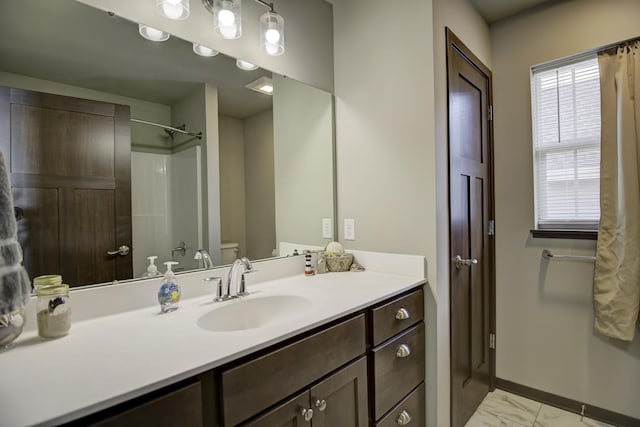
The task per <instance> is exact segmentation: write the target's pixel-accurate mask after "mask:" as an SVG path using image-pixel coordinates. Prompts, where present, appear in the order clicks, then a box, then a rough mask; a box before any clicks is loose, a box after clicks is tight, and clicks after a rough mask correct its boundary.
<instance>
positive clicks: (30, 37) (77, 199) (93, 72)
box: [0, 0, 335, 286]
mask: <svg viewBox="0 0 640 427" xmlns="http://www.w3.org/2000/svg"><path fill="white" fill-rule="evenodd" d="M0 28H1V30H0V32H1V34H2V37H0V58H1V61H0V86H2V87H3V92H1V93H0V103H1V104H2V106H0V113H2V115H3V119H2V120H1V121H0V133H1V134H0V142H1V144H0V148H2V150H3V154H4V155H5V157H6V158H8V159H9V160H8V161H9V163H10V165H9V169H10V171H11V180H12V185H13V192H14V198H15V200H16V205H17V206H19V207H20V208H21V210H22V219H20V221H19V222H18V225H19V227H18V228H19V235H18V237H19V240H20V241H21V244H22V246H23V249H24V253H25V265H26V267H27V270H28V271H29V274H30V275H31V276H32V277H33V276H37V275H41V274H55V273H58V274H62V275H63V279H64V281H65V282H69V283H70V284H71V285H73V286H79V285H86V284H93V283H101V282H111V281H113V280H116V279H117V280H124V279H131V278H133V279H135V278H140V277H142V276H143V275H144V274H145V272H146V271H147V265H148V263H149V261H148V259H147V258H148V257H151V256H156V257H157V259H156V260H155V261H154V262H155V264H157V265H160V264H161V263H162V262H164V261H177V262H179V264H178V265H177V266H176V268H175V269H176V270H178V271H185V270H192V269H196V268H202V267H203V266H204V265H205V264H204V263H205V262H206V261H207V259H206V256H204V257H203V256H201V253H199V252H198V251H199V250H204V251H207V252H208V253H209V254H210V258H211V260H212V263H213V265H223V264H227V263H229V262H231V261H233V259H235V258H236V257H242V256H247V257H249V259H251V260H256V259H263V258H269V257H273V256H278V255H282V254H279V253H278V246H279V242H296V243H301V244H307V245H315V246H323V245H325V244H326V243H327V242H328V241H330V240H332V239H333V238H334V232H335V230H334V229H335V226H334V222H335V214H334V213H335V197H334V179H335V178H334V172H333V156H334V154H333V152H334V151H333V150H334V143H333V140H334V137H333V133H334V132H333V99H332V95H331V94H329V93H327V92H324V91H321V90H319V89H316V88H313V87H310V86H307V85H305V84H302V83H300V82H298V81H295V80H292V79H289V78H286V77H283V76H280V75H276V74H275V73H271V72H269V71H267V70H263V69H260V68H258V69H256V70H253V71H246V70H240V69H239V68H238V67H237V66H236V59H235V58H230V57H227V56H225V55H223V54H218V55H216V56H212V57H203V56H199V55H196V54H195V53H194V50H193V46H192V43H190V42H188V41H185V40H181V39H178V38H176V37H171V38H170V39H169V40H167V41H164V42H152V41H148V40H145V39H143V38H142V37H141V36H140V35H139V34H138V24H137V23H133V22H129V21H127V20H124V19H122V18H119V17H117V16H111V15H109V14H107V13H106V12H104V11H101V10H98V9H94V8H92V7H90V6H87V5H84V4H82V3H79V2H77V1H75V0H50V1H41V0H20V1H8V2H2V3H1V4H0ZM212 31H213V29H212ZM265 82H270V83H271V84H272V87H273V91H272V92H268V93H264V92H260V91H257V90H255V89H256V87H257V88H258V89H259V87H260V86H262V84H263V83H265ZM252 86H253V89H252V88H251V87H252ZM6 88H16V89H18V90H9V89H6ZM41 94H47V95H41ZM67 102H70V104H67ZM85 104H86V105H87V106H88V107H87V108H89V110H90V111H91V113H87V111H85V110H83V109H82V108H84V107H82V106H83V105H85ZM65 105H72V106H71V107H66V106H65ZM104 106H107V107H109V108H111V107H113V106H115V107H113V108H115V110H113V111H115V113H114V114H113V115H112V116H113V117H110V116H109V114H107V113H104V114H103V113H95V114H97V115H99V116H100V117H98V118H97V119H96V118H95V117H94V115H95V114H94V112H95V111H102V108H103V107H104ZM120 106H125V109H124V110H121V107H120ZM105 108H106V107H105ZM109 108H107V110H109ZM56 109H57V110H56ZM54 110H55V111H54ZM58 110H59V111H58ZM105 111H106V110H105ZM109 111H111V110H109ZM123 111H124V112H123ZM92 114H93V115H92ZM101 114H102V115H101ZM123 117H124V119H123ZM94 119H95V122H94V121H92V120H94ZM158 125H162V126H166V127H162V126H158ZM52 129H53V130H52ZM74 132H75V133H74ZM110 135H111V136H110ZM110 138H111V139H110ZM122 138H124V139H126V143H127V146H126V149H124V151H122V150H121V151H118V150H119V149H118V148H117V146H118V145H117V144H119V143H120V144H121V143H122ZM98 141H102V143H104V144H111V145H105V146H100V147H101V148H96V147H99V145H98ZM105 141H107V142H105ZM109 141H110V142H109ZM113 141H116V142H115V143H114V142H113ZM118 141H120V142H118ZM113 144H115V147H116V148H113V147H114V145H113ZM64 150H76V151H64ZM77 150H81V152H80V153H79V152H78V151H77ZM114 152H115V154H114ZM123 153H124V155H123ZM92 162H93V163H92ZM118 162H120V163H118ZM122 162H124V163H122ZM94 163H95V165H94ZM122 165H125V167H123V166H122ZM127 168H128V169H127ZM119 169H121V170H124V171H125V173H124V175H123V176H124V177H125V178H122V177H117V176H115V175H114V172H113V171H117V170H119ZM105 171H106V172H105ZM128 172H130V173H128ZM86 174H88V175H91V176H89V177H86V179H83V177H84V176H85V175H86ZM127 175H129V176H128V177H127ZM109 180H111V181H109ZM127 180H128V181H127ZM98 181H100V182H103V183H104V182H107V185H106V187H104V188H100V189H98V188H97V184H95V183H96V182H98ZM109 182H113V183H112V184H109ZM123 183H124V184H123ZM65 185H66V186H67V187H65ZM120 185H123V188H124V190H118V189H117V188H119V187H118V186H120ZM114 189H115V190H114ZM89 190H91V191H89ZM93 190H96V191H93ZM97 190H99V191H97ZM92 191H93V192H92ZM118 191H120V193H118ZM123 192H124V193H123ZM127 192H130V194H131V197H130V213H127V214H126V215H122V213H118V212H116V211H114V209H116V208H117V207H118V206H119V205H121V204H122V203H120V202H119V200H121V198H122V197H124V199H123V200H126V199H127ZM112 193H113V194H115V195H112ZM123 194H124V196H123ZM43 200H45V201H44V202H43ZM65 200H66V201H65ZM63 202H64V203H67V202H69V203H71V204H67V205H64V204H63ZM73 203H75V204H73ZM63 206H64V208H63ZM114 206H115V207H114ZM107 211H109V212H110V213H109V215H107V214H105V212H107ZM112 211H113V212H115V213H113V212H112ZM323 223H324V224H325V227H324V229H323ZM327 224H330V225H331V227H329V228H330V230H328V229H327V228H326V225H327ZM127 227H128V228H129V234H127V232H126V231H125V232H120V231H118V229H119V228H122V229H127ZM105 229H108V230H112V231H111V233H112V234H113V236H112V237H113V238H109V237H104V236H102V237H95V236H98V234H99V233H101V232H104V230H105ZM82 233H84V234H82ZM87 233H88V234H87ZM87 235H88V236H90V237H89V238H87V237H86V236H87ZM128 236H130V237H128ZM53 242H55V244H54V243H53ZM56 245H57V246H56ZM53 246H55V247H54V248H53V249H52V247H53ZM121 246H128V247H129V248H130V251H129V253H128V254H122V253H118V250H119V248H120V247H121ZM107 252H112V254H107ZM113 252H116V253H115V254H113ZM124 252H126V251H124ZM118 264H124V265H125V268H119V267H118V266H117V265H118ZM127 265H128V266H129V267H127ZM160 270H162V268H160Z"/></svg>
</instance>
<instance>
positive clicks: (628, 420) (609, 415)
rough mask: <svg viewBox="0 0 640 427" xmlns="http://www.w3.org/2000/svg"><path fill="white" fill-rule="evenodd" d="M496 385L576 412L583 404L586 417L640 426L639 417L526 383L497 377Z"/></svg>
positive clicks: (630, 426)
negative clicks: (585, 402) (599, 406)
mask: <svg viewBox="0 0 640 427" xmlns="http://www.w3.org/2000/svg"><path fill="white" fill-rule="evenodd" d="M496 387H497V388H499V389H501V390H504V391H508V392H509V393H513V394H517V395H519V396H522V397H526V398H528V399H532V400H535V401H537V402H540V403H544V404H546V405H549V406H555V407H556V408H560V409H564V410H565V411H569V412H573V413H576V414H580V413H581V411H582V405H584V416H585V417H589V418H592V419H594V420H598V421H602V422H605V423H608V424H613V425H615V426H620V427H640V419H638V418H633V417H630V416H628V415H624V414H619V413H617V412H613V411H609V410H608V409H603V408H598V407H597V406H591V405H587V404H584V403H582V402H578V401H577V400H573V399H568V398H566V397H562V396H558V395H556V394H553V393H548V392H546V391H542V390H538V389H535V388H531V387H528V386H526V385H522V384H517V383H514V382H512V381H508V380H504V379H502V378H496Z"/></svg>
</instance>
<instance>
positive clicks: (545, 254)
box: [542, 249, 596, 261]
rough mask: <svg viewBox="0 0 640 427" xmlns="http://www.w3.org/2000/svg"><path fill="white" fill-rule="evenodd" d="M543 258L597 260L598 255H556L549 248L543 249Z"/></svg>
mask: <svg viewBox="0 0 640 427" xmlns="http://www.w3.org/2000/svg"><path fill="white" fill-rule="evenodd" d="M542 258H544V259H559V260H563V259H566V260H571V261H595V260H596V257H594V256H588V255H554V254H552V253H551V251H549V250H548V249H544V250H543V251H542Z"/></svg>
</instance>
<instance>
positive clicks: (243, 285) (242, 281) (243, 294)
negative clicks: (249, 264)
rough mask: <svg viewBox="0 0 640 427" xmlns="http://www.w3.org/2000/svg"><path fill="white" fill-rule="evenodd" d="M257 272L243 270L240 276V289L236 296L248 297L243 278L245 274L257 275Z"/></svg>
mask: <svg viewBox="0 0 640 427" xmlns="http://www.w3.org/2000/svg"><path fill="white" fill-rule="evenodd" d="M258 271H259V270H253V269H251V270H245V271H243V272H242V274H241V275H240V289H239V290H238V296H241V297H242V296H245V295H249V292H247V285H246V282H245V280H244V276H245V275H246V274H251V273H257V272H258Z"/></svg>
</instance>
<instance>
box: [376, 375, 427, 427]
mask: <svg viewBox="0 0 640 427" xmlns="http://www.w3.org/2000/svg"><path fill="white" fill-rule="evenodd" d="M424 402H425V400H424V383H422V384H420V386H419V387H418V388H417V389H415V390H413V391H412V392H411V394H409V395H408V396H407V397H405V398H404V399H403V400H402V402H400V403H399V404H397V405H396V406H395V407H394V408H393V409H392V410H391V412H389V413H388V414H387V415H386V416H385V417H384V418H383V419H381V420H380V421H379V422H378V423H376V427H394V426H398V425H407V426H412V427H424V426H425V425H426V413H425V410H424ZM403 412H404V413H405V414H403ZM407 415H408V417H409V418H406V416H407ZM401 417H403V419H404V420H407V419H409V420H410V421H408V422H407V423H406V424H401V423H399V422H398V420H399V419H400V418H401Z"/></svg>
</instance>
